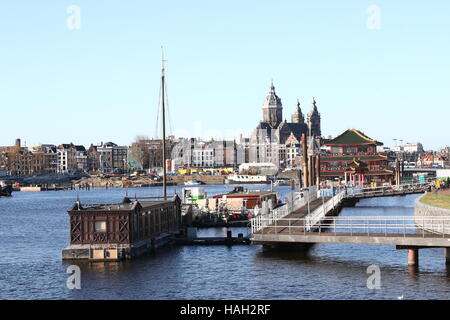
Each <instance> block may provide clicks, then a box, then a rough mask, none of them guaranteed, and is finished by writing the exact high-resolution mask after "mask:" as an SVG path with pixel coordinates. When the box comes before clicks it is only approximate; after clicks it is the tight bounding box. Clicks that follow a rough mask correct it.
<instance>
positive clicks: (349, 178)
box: [320, 129, 394, 186]
mask: <svg viewBox="0 0 450 320" xmlns="http://www.w3.org/2000/svg"><path fill="white" fill-rule="evenodd" d="M381 145H383V143H382V142H379V141H377V140H374V139H372V138H369V137H368V136H366V135H365V134H364V133H362V132H361V131H358V130H356V129H348V130H347V131H345V132H344V133H342V134H341V135H339V136H337V137H336V138H334V139H332V140H329V141H328V142H325V147H326V148H327V153H326V154H324V155H322V156H321V157H320V180H321V181H327V180H328V181H330V180H331V181H345V182H346V183H347V184H351V185H354V186H355V185H364V184H369V183H373V182H376V183H377V184H381V183H385V182H388V183H392V179H393V177H394V175H393V171H392V170H390V169H389V168H388V158H387V156H385V155H383V154H379V153H377V146H381Z"/></svg>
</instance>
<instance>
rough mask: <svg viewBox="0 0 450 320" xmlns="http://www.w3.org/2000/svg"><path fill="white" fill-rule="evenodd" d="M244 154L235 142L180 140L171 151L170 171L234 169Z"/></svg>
mask: <svg viewBox="0 0 450 320" xmlns="http://www.w3.org/2000/svg"><path fill="white" fill-rule="evenodd" d="M244 152H245V151H244V147H243V146H242V145H240V144H238V143H236V141H231V140H217V141H216V140H209V141H203V140H200V139H195V138H191V139H181V140H180V141H179V142H178V143H177V144H176V145H175V146H174V148H173V149H172V155H171V158H172V169H173V170H174V171H175V172H176V171H178V169H179V168H227V167H231V168H236V167H237V166H238V165H239V164H240V163H242V161H244V158H245V154H244Z"/></svg>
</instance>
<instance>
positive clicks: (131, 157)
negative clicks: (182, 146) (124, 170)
mask: <svg viewBox="0 0 450 320" xmlns="http://www.w3.org/2000/svg"><path fill="white" fill-rule="evenodd" d="M176 144H177V141H176V140H175V138H174V137H173V136H169V137H167V138H166V143H165V145H166V160H169V159H171V154H172V149H173V148H174V146H175V145H176ZM162 149H163V140H162V139H137V141H135V142H134V143H133V144H132V145H131V147H130V148H129V150H128V166H129V167H130V168H132V169H139V170H148V171H158V170H161V169H162V168H163V153H162Z"/></svg>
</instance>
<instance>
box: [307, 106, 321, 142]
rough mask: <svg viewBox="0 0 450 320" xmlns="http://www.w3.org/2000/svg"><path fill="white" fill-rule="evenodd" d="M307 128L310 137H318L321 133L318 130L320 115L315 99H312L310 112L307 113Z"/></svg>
mask: <svg viewBox="0 0 450 320" xmlns="http://www.w3.org/2000/svg"><path fill="white" fill-rule="evenodd" d="M307 121H308V128H309V130H310V133H311V136H313V137H320V136H321V135H322V132H321V130H320V113H319V111H317V105H316V99H314V98H313V101H312V108H311V111H309V112H308V120H307Z"/></svg>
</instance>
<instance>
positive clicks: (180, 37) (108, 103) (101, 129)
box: [0, 0, 450, 149]
mask: <svg viewBox="0 0 450 320" xmlns="http://www.w3.org/2000/svg"><path fill="white" fill-rule="evenodd" d="M449 9H450V2H448V1H443V0H430V1H400V0H398V1H392V0H389V1H388V0H370V1H365V0H348V1H331V0H329V1H324V0H318V1H300V0H295V1H283V0H280V1H273V0H272V1H266V0H258V1H256V0H255V1H253V0H247V1H235V0H227V1H206V0H205V1H199V0H191V1H175V0H169V1H167V0H165V1H149V0H130V1H125V0H122V1H117V0H104V1H102V0H95V1H94V0H71V1H63V0H40V1H31V0H29V1H23V0H16V1H2V2H1V3H0V49H1V54H0V75H1V76H0V108H1V109H0V127H1V134H0V145H12V144H13V143H14V140H15V139H16V138H21V139H22V141H24V142H25V143H26V144H27V145H33V144H38V143H51V144H61V143H70V142H73V143H76V144H84V145H87V146H88V145H89V144H90V143H94V144H95V143H99V142H101V141H103V142H106V141H113V142H115V143H117V144H124V145H126V144H130V143H131V142H132V141H133V140H134V139H135V137H136V136H137V135H146V136H149V137H153V136H157V135H158V132H159V130H158V128H157V126H156V123H157V118H158V98H159V89H160V85H159V82H160V64H161V62H160V60H161V45H163V46H164V51H165V59H166V60H167V62H166V73H167V92H168V100H169V113H170V116H169V118H170V125H169V126H168V127H169V129H168V131H169V132H168V133H172V134H175V135H178V136H179V135H184V136H192V137H203V138H208V137H211V136H212V137H215V138H230V137H231V138H232V137H236V138H237V137H238V136H239V133H241V132H243V133H249V132H251V130H252V129H253V128H255V127H256V125H257V124H258V123H259V121H260V120H262V104H263V101H264V98H265V96H266V95H267V93H268V91H269V86H270V83H271V81H272V80H273V82H274V85H275V87H276V92H277V95H278V96H279V97H280V98H281V100H282V103H283V117H284V118H286V119H287V120H288V121H290V117H291V114H292V112H293V111H294V107H295V105H296V101H297V99H299V100H300V102H301V107H302V111H303V112H304V113H307V112H308V111H309V110H310V108H311V101H312V97H315V98H316V101H317V107H318V109H319V112H320V113H321V119H322V134H323V135H325V136H329V135H331V136H336V135H338V134H340V133H342V132H343V131H345V130H346V129H348V128H356V129H359V130H361V131H363V132H364V133H365V134H367V135H368V136H370V137H372V138H375V139H377V140H379V141H382V142H384V144H385V145H386V146H393V145H394V144H395V142H394V140H393V139H398V140H400V139H402V140H403V142H404V143H406V142H421V143H423V145H424V147H425V149H438V148H441V147H444V146H446V145H450V135H449V123H450V108H449V101H450V99H449V98H450V90H449V75H450V63H449V57H450V41H449V36H450V19H448V17H449V14H450V10H449ZM159 127H160V126H159Z"/></svg>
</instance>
